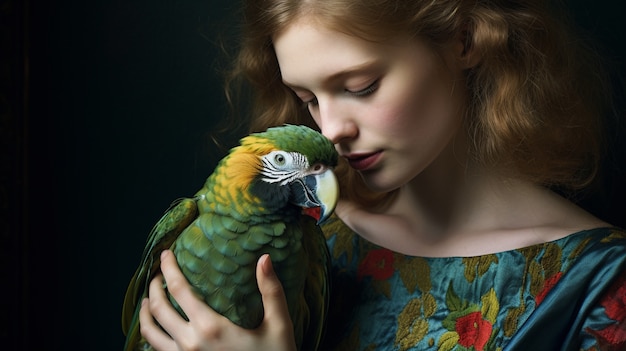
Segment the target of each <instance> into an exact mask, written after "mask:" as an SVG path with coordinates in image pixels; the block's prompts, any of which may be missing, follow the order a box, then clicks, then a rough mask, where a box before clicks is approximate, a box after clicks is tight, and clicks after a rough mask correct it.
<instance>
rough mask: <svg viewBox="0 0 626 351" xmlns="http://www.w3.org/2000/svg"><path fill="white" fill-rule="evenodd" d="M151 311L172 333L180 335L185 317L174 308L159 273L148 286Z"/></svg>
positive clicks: (167, 330) (184, 323)
mask: <svg viewBox="0 0 626 351" xmlns="http://www.w3.org/2000/svg"><path fill="white" fill-rule="evenodd" d="M148 289H149V290H148V296H149V297H150V299H149V300H148V302H149V307H150V313H151V314H152V316H153V317H154V318H155V319H156V321H157V322H158V323H159V324H160V325H161V327H163V329H165V331H166V332H167V333H168V334H170V335H178V334H179V333H181V332H183V330H182V329H183V328H184V327H185V326H186V321H185V319H184V318H183V317H182V316H181V315H180V314H179V313H178V311H176V309H174V307H173V306H172V304H171V303H170V300H169V299H168V298H167V295H166V293H165V289H163V277H162V276H161V275H160V274H159V275H157V276H156V277H154V279H152V281H151V282H150V286H149V288H148Z"/></svg>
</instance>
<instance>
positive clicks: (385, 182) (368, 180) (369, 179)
mask: <svg viewBox="0 0 626 351" xmlns="http://www.w3.org/2000/svg"><path fill="white" fill-rule="evenodd" d="M359 174H360V175H361V178H362V179H363V182H364V183H365V185H366V186H367V188H368V189H369V190H371V191H373V192H376V193H388V192H391V191H394V190H397V189H398V188H400V187H401V186H402V185H404V184H406V182H402V181H399V180H398V179H394V178H390V177H384V176H383V175H382V174H380V173H379V172H376V171H369V172H359Z"/></svg>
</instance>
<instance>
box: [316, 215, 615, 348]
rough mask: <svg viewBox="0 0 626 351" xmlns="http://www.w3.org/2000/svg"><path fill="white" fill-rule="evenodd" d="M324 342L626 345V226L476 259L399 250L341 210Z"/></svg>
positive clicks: (333, 234) (328, 228) (332, 227)
mask: <svg viewBox="0 0 626 351" xmlns="http://www.w3.org/2000/svg"><path fill="white" fill-rule="evenodd" d="M323 229H324V232H325V234H326V236H327V239H328V245H329V248H330V253H331V256H332V259H333V270H332V276H333V280H332V294H331V296H332V297H331V307H330V312H329V314H330V316H329V321H328V328H327V331H326V336H325V339H324V340H325V341H324V344H323V346H322V350H342V351H348V350H437V351H452V350H455V351H461V350H463V351H465V350H477V351H481V350H524V351H526V350H533V351H539V350H549V351H554V350H577V351H578V350H621V351H624V350H626V232H625V231H623V230H621V229H617V228H598V229H594V230H587V231H581V232H578V233H573V234H571V235H569V236H567V237H565V238H562V239H559V240H556V241H553V242H548V243H545V244H540V245H534V246H530V247H526V248H522V249H517V250H511V251H505V252H500V253H495V254H489V255H483V256H476V257H448V258H424V257H413V256H407V255H403V254H399V253H395V252H392V251H390V250H387V249H384V248H382V247H379V246H376V245H374V244H372V243H370V242H367V241H366V240H365V239H362V238H361V237H359V236H358V235H356V234H355V233H353V232H352V231H351V230H350V229H349V228H348V227H347V226H345V224H343V223H342V222H341V221H340V220H339V219H337V218H336V217H333V218H332V219H331V220H330V221H329V222H328V223H326V224H325V225H324V227H323Z"/></svg>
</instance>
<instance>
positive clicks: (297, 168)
mask: <svg viewBox="0 0 626 351" xmlns="http://www.w3.org/2000/svg"><path fill="white" fill-rule="evenodd" d="M337 158H338V155H337V152H336V151H335V148H334V146H333V144H332V142H330V141H329V140H328V139H327V138H325V137H324V136H322V135H321V134H320V133H318V132H316V131H314V130H313V129H310V128H308V127H305V126H296V125H284V126H279V127H273V128H269V129H268V130H267V131H265V132H262V133H255V134H250V135H248V136H246V137H244V138H242V139H241V141H240V145H239V146H237V147H235V148H233V149H232V150H231V151H230V152H229V154H228V155H227V156H226V157H224V158H223V159H222V160H221V161H220V162H219V164H218V165H217V167H216V168H215V170H214V172H213V174H211V176H210V177H209V178H208V179H207V180H206V182H205V184H204V187H203V188H202V189H200V191H198V192H197V193H196V194H195V196H194V197H193V198H185V199H182V200H178V201H176V202H175V203H174V204H172V206H171V207H170V209H169V210H168V211H167V212H166V213H165V214H164V215H163V217H161V219H160V220H159V221H158V222H157V223H156V225H155V226H154V228H153V229H152V231H151V232H150V234H149V237H148V240H147V243H146V247H145V249H144V252H143V256H142V259H141V264H140V265H139V267H138V268H137V271H136V272H135V275H134V276H133V278H132V279H131V282H130V284H129V286H128V289H127V291H126V296H125V299H124V306H123V308H122V329H123V330H124V334H125V335H126V344H125V346H124V347H125V350H127V351H130V350H151V349H152V348H151V347H150V346H149V345H148V344H147V342H146V341H145V340H144V339H143V338H142V337H141V335H140V333H139V309H140V307H141V306H140V302H141V300H142V299H143V298H144V297H145V296H146V295H147V291H148V284H149V282H150V281H151V280H152V278H153V277H154V276H155V275H156V274H157V273H158V272H159V264H160V260H159V256H160V253H161V251H163V250H164V249H167V248H170V249H172V250H173V252H174V254H175V256H176V259H177V260H178V265H179V266H180V268H181V271H182V272H183V274H184V275H185V277H186V278H187V280H188V281H189V283H190V284H191V285H192V286H193V288H194V289H195V291H196V292H197V294H198V295H199V296H201V297H203V298H204V300H205V301H206V303H207V304H208V305H209V306H210V307H211V308H213V309H214V310H215V311H217V312H218V313H220V314H222V315H224V316H226V317H227V318H229V319H230V320H231V321H232V322H233V323H235V324H237V325H240V326H242V327H244V328H255V327H257V326H258V325H259V324H260V323H261V321H262V319H263V304H262V301H261V295H260V293H259V290H258V285H257V282H256V275H255V272H256V264H257V260H258V259H259V258H260V257H261V256H262V255H263V254H266V253H268V254H269V255H270V258H271V260H272V264H273V266H274V269H275V271H276V274H277V275H278V277H279V279H280V281H281V283H282V285H283V288H284V291H285V295H286V297H287V304H288V306H289V313H290V316H291V320H292V322H293V324H294V334H295V336H296V344H297V345H298V348H299V349H302V350H314V349H316V348H317V347H318V345H319V343H320V339H321V337H322V336H321V334H322V333H323V324H324V319H325V317H326V315H327V308H328V298H329V284H330V280H329V278H328V275H329V267H330V255H329V253H328V248H327V247H326V241H325V239H324V236H323V234H322V232H321V230H320V228H319V226H318V224H320V223H321V222H323V221H324V220H325V219H327V218H328V217H329V216H330V215H331V213H332V212H333V211H334V208H335V205H336V204H337V199H338V193H339V190H338V189H339V187H338V183H337V178H336V177H335V175H334V173H333V168H334V167H335V166H336V164H337ZM164 285H167V284H164ZM165 288H166V286H165ZM169 297H170V301H172V304H173V305H174V306H175V307H176V308H177V309H178V311H179V312H180V313H181V315H182V316H183V317H185V318H187V317H186V316H185V315H184V313H183V312H182V310H181V309H180V308H179V307H178V304H177V303H176V302H175V301H174V299H173V298H172V297H171V296H169Z"/></svg>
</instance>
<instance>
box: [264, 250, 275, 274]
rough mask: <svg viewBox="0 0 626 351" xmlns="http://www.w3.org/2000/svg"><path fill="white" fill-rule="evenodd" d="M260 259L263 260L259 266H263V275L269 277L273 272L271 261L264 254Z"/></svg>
mask: <svg viewBox="0 0 626 351" xmlns="http://www.w3.org/2000/svg"><path fill="white" fill-rule="evenodd" d="M261 259H262V260H263V262H261V264H262V265H263V266H262V268H263V273H265V275H270V274H271V273H272V271H273V270H274V267H272V260H271V259H270V255H269V254H265V255H263V256H262V257H261Z"/></svg>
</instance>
